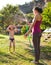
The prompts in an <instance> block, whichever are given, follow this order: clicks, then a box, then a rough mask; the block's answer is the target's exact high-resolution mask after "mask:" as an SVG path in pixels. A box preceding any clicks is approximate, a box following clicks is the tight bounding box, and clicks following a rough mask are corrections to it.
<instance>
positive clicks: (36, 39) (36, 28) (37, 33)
mask: <svg viewBox="0 0 51 65" xmlns="http://www.w3.org/2000/svg"><path fill="white" fill-rule="evenodd" d="M42 12H43V11H42V9H41V8H39V7H35V8H34V9H33V14H34V16H35V17H34V19H33V22H32V24H31V26H30V28H29V30H28V32H27V33H26V34H25V36H28V34H29V33H30V32H31V30H32V33H33V46H34V49H35V61H33V62H34V63H39V59H40V38H41V29H40V25H41V23H42V16H41V13H42Z"/></svg>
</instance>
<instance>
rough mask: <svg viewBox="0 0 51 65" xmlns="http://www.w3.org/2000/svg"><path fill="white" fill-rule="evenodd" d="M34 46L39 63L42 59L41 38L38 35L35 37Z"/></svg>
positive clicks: (36, 59)
mask: <svg viewBox="0 0 51 65" xmlns="http://www.w3.org/2000/svg"><path fill="white" fill-rule="evenodd" d="M33 45H34V49H35V61H36V62H39V59H40V37H39V36H38V35H33Z"/></svg>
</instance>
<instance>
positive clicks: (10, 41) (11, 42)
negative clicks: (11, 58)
mask: <svg viewBox="0 0 51 65" xmlns="http://www.w3.org/2000/svg"><path fill="white" fill-rule="evenodd" d="M11 47H12V42H11V41H10V45H9V51H11Z"/></svg>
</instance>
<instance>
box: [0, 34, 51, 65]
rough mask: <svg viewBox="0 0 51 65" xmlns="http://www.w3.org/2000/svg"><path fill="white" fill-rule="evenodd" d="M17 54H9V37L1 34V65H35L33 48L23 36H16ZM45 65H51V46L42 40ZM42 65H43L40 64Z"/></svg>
mask: <svg viewBox="0 0 51 65" xmlns="http://www.w3.org/2000/svg"><path fill="white" fill-rule="evenodd" d="M15 42H16V53H9V50H8V48H9V37H8V36H6V35H1V34H0V65H35V64H34V63H31V61H32V60H33V59H34V54H33V52H34V51H33V46H32V44H31V45H30V43H29V41H28V39H26V38H24V36H23V35H20V36H15ZM40 62H41V63H43V65H51V44H50V42H48V43H47V42H43V38H42V39H41V59H40ZM39 65H42V64H39Z"/></svg>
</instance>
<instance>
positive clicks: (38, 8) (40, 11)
mask: <svg viewBox="0 0 51 65" xmlns="http://www.w3.org/2000/svg"><path fill="white" fill-rule="evenodd" d="M34 10H37V11H38V12H39V13H42V12H43V10H42V8H40V7H35V8H34Z"/></svg>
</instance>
